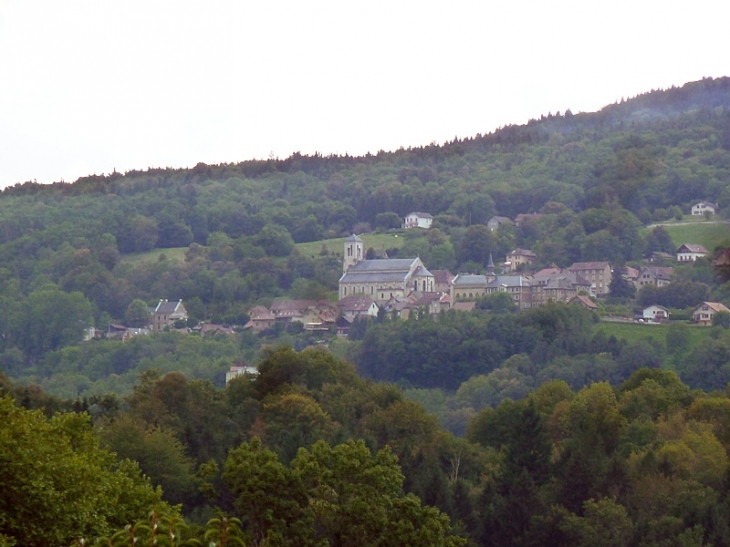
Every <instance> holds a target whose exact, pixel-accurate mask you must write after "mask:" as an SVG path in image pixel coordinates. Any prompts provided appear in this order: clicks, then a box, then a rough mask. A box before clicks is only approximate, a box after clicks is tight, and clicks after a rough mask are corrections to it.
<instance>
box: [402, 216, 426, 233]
mask: <svg viewBox="0 0 730 547" xmlns="http://www.w3.org/2000/svg"><path fill="white" fill-rule="evenodd" d="M432 222H433V217H432V216H431V215H429V214H428V213H419V212H413V213H410V214H409V215H407V216H406V218H405V221H404V222H403V227H404V228H405V229H406V230H408V229H410V228H425V229H427V230H428V229H429V228H430V227H431V223H432Z"/></svg>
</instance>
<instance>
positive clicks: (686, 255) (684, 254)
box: [677, 243, 708, 262]
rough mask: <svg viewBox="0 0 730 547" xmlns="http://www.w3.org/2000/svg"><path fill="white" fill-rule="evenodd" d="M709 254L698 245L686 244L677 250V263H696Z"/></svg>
mask: <svg viewBox="0 0 730 547" xmlns="http://www.w3.org/2000/svg"><path fill="white" fill-rule="evenodd" d="M707 254H708V252H707V249H705V248H704V247H703V246H702V245H699V244H697V243H684V244H682V245H681V246H680V247H679V249H677V262H694V261H695V260H697V259H698V258H702V257H703V256H707Z"/></svg>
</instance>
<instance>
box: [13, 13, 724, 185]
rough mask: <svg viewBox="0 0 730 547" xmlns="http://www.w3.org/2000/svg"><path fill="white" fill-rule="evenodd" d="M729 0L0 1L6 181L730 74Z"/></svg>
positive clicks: (486, 119)
mask: <svg viewBox="0 0 730 547" xmlns="http://www.w3.org/2000/svg"><path fill="white" fill-rule="evenodd" d="M728 22H730V2H728V1H727V0H716V1H707V0H693V1H692V2H689V1H684V2H678V1H671V0H664V1H661V2H659V1H657V2H654V1H643V0H631V1H618V0H613V1H611V2H604V1H598V0H594V1H586V0H581V1H565V0H552V1H544V0H543V1H534V2H527V1H516V0H503V1H501V2H495V1H491V0H482V1H464V2H459V1H451V2H446V1H441V2H427V1H418V2H415V1H414V2H399V1H397V0H391V1H389V2H377V1H373V0H369V1H367V2H353V1H346V0H339V1H319V0H309V1H297V2H283V1H272V0H266V1H264V0H260V1H258V2H249V1H245V0H238V1H233V0H230V1H211V0H207V1H199V2H187V1H184V0H177V1H170V2H156V1H154V0H143V1H134V0H120V1H113V0H109V1H106V0H105V1H100V0H89V1H76V0H64V1H58V0H38V1H35V0H0V187H4V186H7V185H9V184H14V183H16V182H23V181H26V180H37V181H38V182H44V183H48V182H54V181H60V180H62V179H63V180H65V181H66V182H71V181H73V180H75V179H76V178H78V177H80V176H83V175H88V174H94V173H95V174H100V173H110V172H112V171H113V170H114V169H116V170H117V171H120V172H124V171H127V170H130V169H145V168H147V167H190V166H193V165H195V164H196V163H198V162H205V163H210V164H213V163H222V162H239V161H243V160H247V159H252V158H266V157H269V156H270V155H272V154H273V155H274V156H276V157H280V158H284V157H287V156H288V155H290V154H291V153H292V152H295V151H300V152H302V153H306V154H312V153H314V152H320V153H323V154H325V155H327V154H344V153H349V154H351V155H361V154H364V153H366V152H368V151H370V152H377V151H378V150H381V149H382V150H394V149H397V148H399V147H401V146H402V147H406V148H407V147H409V146H421V145H424V144H428V143H430V142H432V141H436V142H438V143H443V142H444V141H446V140H451V139H453V138H454V137H455V136H458V137H469V136H473V135H475V134H477V133H489V132H490V131H493V130H494V129H496V128H498V127H500V126H503V125H507V124H523V123H525V122H527V121H528V120H529V119H530V118H537V117H540V115H542V114H548V113H549V112H553V113H555V112H557V111H560V112H563V111H565V110H566V109H568V108H570V109H571V110H572V111H573V113H577V112H581V111H595V110H598V109H600V108H601V107H603V106H605V105H607V104H610V103H613V102H615V101H617V100H621V98H622V97H626V98H628V97H631V96H635V95H637V94H639V93H643V92H646V91H650V90H651V89H660V88H667V87H671V86H672V85H676V86H681V85H683V84H684V83H686V82H689V81H694V80H698V79H700V78H702V77H705V76H710V77H720V76H726V75H730V54H729V52H730V42H729V41H728V37H727V36H728V30H727V25H728Z"/></svg>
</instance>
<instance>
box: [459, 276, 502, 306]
mask: <svg viewBox="0 0 730 547" xmlns="http://www.w3.org/2000/svg"><path fill="white" fill-rule="evenodd" d="M494 279H495V276H489V277H487V276H486V275H481V274H458V275H457V276H456V277H454V279H453V280H452V281H451V294H450V295H449V296H450V297H451V306H452V307H453V306H454V304H456V302H458V301H460V300H474V299H475V298H479V297H480V296H484V295H485V294H487V284H488V283H489V282H490V281H493V280H494Z"/></svg>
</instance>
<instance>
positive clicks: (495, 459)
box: [0, 348, 730, 547]
mask: <svg viewBox="0 0 730 547" xmlns="http://www.w3.org/2000/svg"><path fill="white" fill-rule="evenodd" d="M2 391H3V393H4V394H5V396H4V397H3V398H0V413H1V415H2V421H3V428H2V429H1V430H0V431H1V432H2V434H1V435H0V458H1V459H0V461H2V462H3V463H2V465H0V474H1V475H2V476H1V478H2V483H3V497H2V502H0V503H1V506H0V515H2V517H1V518H0V544H3V545H13V540H15V542H16V543H15V544H16V545H28V546H35V545H39V546H40V545H43V546H46V545H72V544H73V545H82V544H86V545H89V544H91V542H92V541H95V540H96V539H97V538H100V541H99V542H98V543H96V544H97V545H131V544H135V545H140V544H141V545H159V544H165V545H196V544H197V545H200V544H201V543H195V541H194V540H196V539H198V540H202V539H203V538H205V542H206V544H213V545H424V546H426V545H448V546H457V545H463V544H465V543H466V544H468V545H483V546H513V545H543V546H565V547H568V546H593V545H609V546H617V547H618V546H626V545H637V546H638V545H641V546H646V547H650V546H657V547H659V546H677V547H680V546H703V545H716V546H721V545H730V520H729V517H728V515H730V511H729V509H730V506H728V504H729V503H730V497H728V483H727V477H728V468H729V467H728V464H729V461H728V455H727V450H728V448H730V444H728V443H730V436H728V430H727V424H728V420H730V414H729V413H730V398H729V396H728V393H727V392H726V391H724V390H719V391H713V392H704V391H701V390H691V389H690V388H689V387H688V386H687V385H685V384H683V383H682V382H681V381H680V380H679V378H678V377H677V375H676V374H675V373H673V372H671V371H663V370H661V369H649V368H641V369H639V370H637V371H636V372H634V373H633V374H632V375H631V376H630V377H629V378H628V379H627V380H626V381H624V382H623V383H621V384H620V385H618V386H611V385H610V384H609V383H607V382H599V383H592V384H590V385H587V386H585V387H583V388H581V389H579V390H574V389H571V387H570V386H569V385H568V384H567V383H566V382H564V381H561V380H552V381H548V382H546V383H544V384H542V385H541V386H540V387H538V388H537V389H535V390H534V391H532V392H530V393H529V394H528V395H527V396H526V397H523V398H521V399H520V400H518V401H511V400H505V401H503V402H502V403H501V404H499V405H498V406H496V408H495V407H487V408H484V409H483V410H481V411H480V412H479V413H478V414H476V415H475V416H474V417H473V418H472V419H471V421H470V423H469V428H468V431H467V433H466V436H465V437H464V438H458V437H455V436H452V435H451V434H449V433H447V432H446V431H444V430H443V429H441V428H440V427H439V425H438V423H437V421H436V420H435V418H434V417H433V416H431V415H429V414H428V413H427V412H426V411H425V409H424V408H423V407H422V406H421V405H419V404H417V403H414V402H411V401H409V400H408V399H407V398H406V397H405V396H404V395H403V393H402V392H401V391H400V390H398V389H397V388H396V387H394V386H392V385H387V384H378V383H373V382H372V381H369V380H364V379H362V378H360V377H359V376H358V375H357V374H356V372H355V370H354V368H353V367H352V365H350V364H348V363H347V362H345V361H342V360H339V359H337V358H335V357H333V356H332V355H331V353H329V352H327V351H325V350H321V349H316V348H311V349H307V350H304V351H302V352H299V353H296V352H294V351H293V350H291V349H280V350H276V351H272V352H270V353H269V354H268V355H267V357H266V359H265V360H264V361H263V362H262V363H261V365H260V367H259V374H258V375H257V376H251V377H240V378H237V379H236V380H234V381H232V382H231V384H230V385H229V386H228V387H227V388H226V389H225V390H222V389H216V388H214V387H213V386H212V385H211V384H210V383H209V382H206V381H200V380H192V381H190V380H187V379H186V378H185V376H184V375H182V374H179V373H169V374H166V375H165V376H162V377H161V376H159V375H156V374H154V373H150V374H147V375H145V376H144V377H143V378H142V380H141V382H140V383H139V384H138V385H137V386H135V389H134V392H133V393H132V394H131V395H129V396H127V397H125V398H124V399H118V398H116V397H105V398H98V399H95V400H93V401H91V400H89V401H85V402H79V401H77V402H75V403H73V402H63V401H61V400H58V399H55V398H53V397H49V396H48V395H45V394H44V393H43V392H41V391H39V390H37V389H30V388H28V387H24V386H19V385H13V384H12V383H11V382H9V381H7V380H6V379H3V382H2ZM12 398H14V399H15V403H16V404H13V399H12ZM63 410H66V411H69V410H74V411H75V412H65V413H64V412H60V413H59V412H58V411H63ZM44 412H45V414H46V415H53V417H52V418H46V417H44V415H43V413H44ZM109 450H111V451H113V452H109ZM114 454H116V459H115V457H114ZM39 462H40V464H39ZM132 462H138V463H132ZM153 485H160V486H161V489H154V488H153ZM176 504H181V505H176ZM125 525H126V526H125ZM135 537H136V538H137V539H136V541H137V542H136V543H130V541H132V539H133V538H135ZM221 538H222V539H221ZM235 538H238V539H235Z"/></svg>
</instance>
